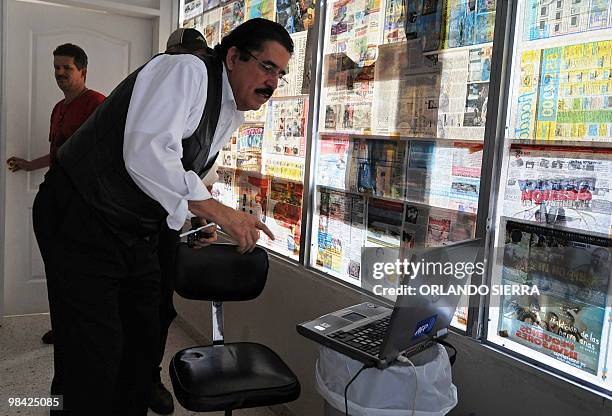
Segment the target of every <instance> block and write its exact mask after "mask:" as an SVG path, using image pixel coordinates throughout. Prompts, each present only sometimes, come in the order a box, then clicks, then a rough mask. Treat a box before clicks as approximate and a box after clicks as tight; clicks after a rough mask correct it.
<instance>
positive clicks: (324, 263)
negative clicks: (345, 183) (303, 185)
mask: <svg viewBox="0 0 612 416" xmlns="http://www.w3.org/2000/svg"><path fill="white" fill-rule="evenodd" d="M317 194H318V195H317V197H318V201H319V203H318V207H317V208H318V209H317V213H318V227H317V240H316V241H317V246H316V261H315V266H316V267H317V268H319V269H321V270H323V271H328V272H331V273H332V274H334V275H336V276H338V277H339V278H342V279H345V280H347V281H350V282H351V283H354V284H357V285H359V283H360V268H361V247H362V246H363V243H364V241H365V200H364V198H363V197H362V196H360V195H354V194H348V193H344V192H340V191H334V190H331V189H326V188H323V187H318V192H317Z"/></svg>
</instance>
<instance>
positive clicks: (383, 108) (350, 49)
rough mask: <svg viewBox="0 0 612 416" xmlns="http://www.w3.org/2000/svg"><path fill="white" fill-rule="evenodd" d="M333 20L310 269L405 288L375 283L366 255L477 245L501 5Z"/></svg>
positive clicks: (393, 10)
mask: <svg viewBox="0 0 612 416" xmlns="http://www.w3.org/2000/svg"><path fill="white" fill-rule="evenodd" d="M405 7H406V8H407V9H406V10H405V9H404V8H405ZM326 15H327V21H326V22H325V34H324V39H323V45H324V46H323V47H324V50H323V54H324V59H323V77H322V80H321V82H322V84H321V94H320V103H319V123H318V134H317V136H316V142H315V143H316V144H315V145H316V149H317V157H316V169H315V171H316V175H315V176H316V183H315V187H316V195H315V202H314V204H313V208H314V221H313V223H312V224H313V228H312V236H313V238H312V240H311V241H312V244H311V254H310V262H311V264H310V265H311V266H312V267H314V268H316V269H318V270H321V271H323V272H325V273H328V274H329V275H331V276H334V277H336V278H339V279H342V280H344V281H346V282H349V283H351V284H353V285H355V286H357V287H361V288H362V289H366V290H369V291H372V290H375V289H374V288H375V287H376V286H381V285H383V286H385V287H393V286H397V285H398V283H399V282H398V279H397V278H396V276H389V277H388V278H387V279H383V281H377V280H375V279H373V278H372V276H370V275H369V274H368V273H365V272H364V269H363V268H362V261H361V260H362V259H361V254H362V253H361V251H362V249H364V248H368V247H383V248H393V249H396V250H397V251H398V252H405V250H410V249H412V248H414V247H431V246H439V245H444V244H448V243H449V242H453V241H462V240H465V239H470V238H473V236H474V234H475V225H476V214H477V207H478V197H479V188H480V174H481V159H482V151H483V140H484V130H485V122H486V117H487V103H488V97H489V79H490V72H491V59H492V41H493V29H494V22H495V2H494V1H488V0H483V1H475V2H468V1H462V0H454V1H452V2H450V3H449V7H444V4H443V2H442V1H421V0H419V1H409V2H402V1H399V0H387V1H377V0H373V1H366V2H365V3H364V2H360V1H357V0H336V1H329V2H328V3H327V14H326ZM466 22H467V23H466ZM466 24H469V30H466V27H467V26H466ZM466 302H467V300H466V299H464V300H463V305H464V306H465V305H466ZM466 323H467V310H466V308H464V307H463V308H460V309H459V311H458V314H457V316H456V317H455V322H454V324H455V325H456V326H457V327H459V328H462V329H465V328H466V327H465V325H466Z"/></svg>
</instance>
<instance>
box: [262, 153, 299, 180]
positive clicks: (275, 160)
mask: <svg viewBox="0 0 612 416" xmlns="http://www.w3.org/2000/svg"><path fill="white" fill-rule="evenodd" d="M264 173H265V174H266V175H267V176H269V177H274V178H279V179H287V180H290V181H295V182H302V181H303V180H304V158H301V157H296V156H281V155H274V154H266V155H265V160H264Z"/></svg>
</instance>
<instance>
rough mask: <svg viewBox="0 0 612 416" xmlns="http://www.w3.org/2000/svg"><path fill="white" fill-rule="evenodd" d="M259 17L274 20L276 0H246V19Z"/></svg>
mask: <svg viewBox="0 0 612 416" xmlns="http://www.w3.org/2000/svg"><path fill="white" fill-rule="evenodd" d="M257 17H261V18H262V19H268V20H272V21H274V0H246V19H245V20H251V19H255V18H257Z"/></svg>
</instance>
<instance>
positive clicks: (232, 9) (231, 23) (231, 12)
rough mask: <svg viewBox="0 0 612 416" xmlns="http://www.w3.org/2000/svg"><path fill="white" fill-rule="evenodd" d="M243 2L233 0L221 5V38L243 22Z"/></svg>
mask: <svg viewBox="0 0 612 416" xmlns="http://www.w3.org/2000/svg"><path fill="white" fill-rule="evenodd" d="M244 16H245V14H244V2H243V1H235V2H233V3H229V4H227V5H225V6H223V11H222V12H221V38H222V39H223V37H224V36H225V35H227V34H228V33H230V32H231V31H232V30H234V29H235V28H236V27H237V26H239V25H240V24H242V22H244Z"/></svg>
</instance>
